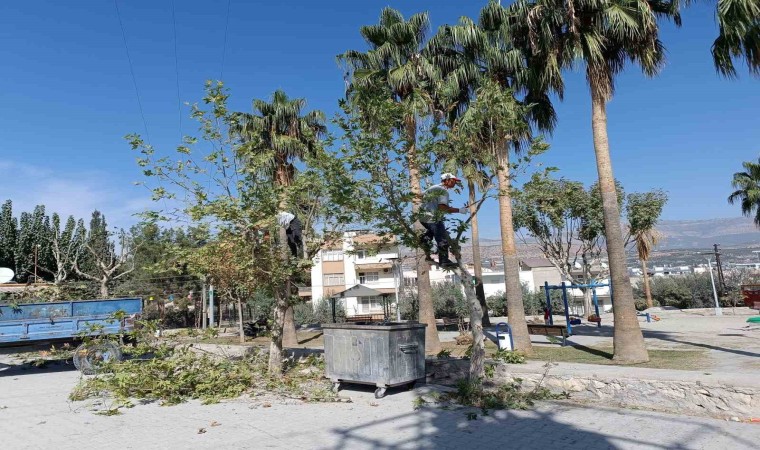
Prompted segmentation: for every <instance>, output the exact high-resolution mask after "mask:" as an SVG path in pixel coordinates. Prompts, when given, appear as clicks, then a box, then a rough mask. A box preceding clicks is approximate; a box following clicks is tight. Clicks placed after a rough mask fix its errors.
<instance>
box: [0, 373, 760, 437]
mask: <svg viewBox="0 0 760 450" xmlns="http://www.w3.org/2000/svg"><path fill="white" fill-rule="evenodd" d="M61 369H64V370H61ZM78 378H79V375H78V373H77V372H74V371H72V370H68V369H67V367H66V366H55V367H53V368H52V369H47V370H46V371H45V372H40V371H38V370H35V369H31V370H27V371H19V370H17V369H15V368H8V366H4V365H3V364H0V448H2V449H25V448H30V449H32V448H56V449H78V450H79V449H89V448H106V447H109V448H135V449H138V448H139V449H151V448H162V449H166V448H215V449H227V448H229V449H242V448H289V449H290V448H307V449H312V448H313V449H352V450H353V449H364V448H373V449H386V448H387V449H391V448H393V449H395V448H415V449H416V448H431V449H432V448H435V449H447V448H452V449H454V448H456V449H463V448H521V449H547V448H561V449H563V450H564V449H576V448H577V449H608V448H624V449H628V448H635V449H639V448H642V449H643V448H646V449H665V448H668V449H669V448H675V449H697V448H704V449H725V450H727V449H732V450H733V449H744V448H747V449H749V448H758V446H757V445H755V443H757V442H760V425H754V424H745V423H734V422H726V421H720V420H712V419H705V418H694V417H684V416H673V415H667V414H658V413H650V412H643V411H632V410H619V409H612V408H595V407H594V408H592V407H580V406H575V405H570V404H567V403H544V404H541V405H539V406H538V407H537V408H536V409H535V410H532V411H497V412H492V413H490V415H488V416H482V414H481V413H480V412H479V411H475V412H476V413H477V415H478V417H477V419H476V420H468V419H467V417H466V412H467V411H465V410H442V409H439V408H428V407H424V408H422V409H421V410H415V409H414V406H413V401H414V399H415V398H416V397H417V396H418V395H419V394H420V393H422V392H424V391H425V390H426V389H429V388H427V387H423V388H420V389H417V390H415V391H412V392H395V391H389V395H388V396H387V397H385V398H384V399H382V400H375V399H374V398H373V396H372V391H371V390H370V389H367V388H348V389H346V390H345V391H343V392H344V394H345V395H348V396H351V397H352V399H353V403H330V404H306V405H304V404H278V403H273V404H272V406H271V407H263V406H261V404H260V403H257V402H255V401H252V400H250V399H240V400H235V401H230V402H225V403H223V404H217V405H206V406H204V405H200V404H198V403H186V404H182V405H178V406H171V407H161V406H158V405H156V404H149V405H138V406H135V407H134V408H132V409H128V410H125V411H124V413H123V414H122V415H119V416H113V417H104V416H99V415H95V414H93V412H92V411H90V408H91V406H87V405H86V404H82V403H74V404H72V403H69V402H68V401H67V394H68V392H69V390H70V389H71V387H72V386H74V385H75V384H76V382H77V380H78ZM212 422H216V423H218V424H219V425H216V426H212V425H211V424H212ZM201 428H202V429H204V431H205V432H203V433H199V430H200V429H201Z"/></svg>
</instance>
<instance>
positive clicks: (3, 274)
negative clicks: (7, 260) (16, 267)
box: [0, 267, 15, 284]
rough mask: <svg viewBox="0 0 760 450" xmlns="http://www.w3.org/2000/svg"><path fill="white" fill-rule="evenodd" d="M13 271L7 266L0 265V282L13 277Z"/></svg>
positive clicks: (5, 281) (7, 280)
mask: <svg viewBox="0 0 760 450" xmlns="http://www.w3.org/2000/svg"><path fill="white" fill-rule="evenodd" d="M13 275H15V273H13V271H12V270H11V269H8V268H7V267H0V284H2V283H7V282H9V281H11V280H12V279H13Z"/></svg>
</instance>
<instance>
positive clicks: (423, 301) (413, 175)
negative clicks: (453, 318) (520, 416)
mask: <svg viewBox="0 0 760 450" xmlns="http://www.w3.org/2000/svg"><path fill="white" fill-rule="evenodd" d="M405 122H406V123H405V126H406V138H407V149H406V151H407V153H406V157H407V163H408V165H409V184H410V190H411V192H412V195H413V196H414V197H413V204H412V209H413V211H414V212H415V213H416V212H417V211H418V210H419V208H420V202H421V200H422V187H421V185H420V174H419V169H418V166H417V122H416V120H415V119H414V117H411V118H407V119H406V121H405ZM414 228H415V230H417V232H418V233H419V234H422V233H423V232H424V227H423V226H422V224H421V223H420V222H419V221H415V223H414ZM416 266H417V267H416V268H417V298H418V301H419V305H420V309H419V321H420V323H424V324H426V325H427V327H425V352H426V353H429V354H436V353H438V352H440V351H441V341H440V340H439V338H438V329H437V328H436V326H435V309H434V307H433V294H432V289H431V288H430V266H429V265H428V263H427V261H425V257H424V256H423V255H420V252H417V258H416Z"/></svg>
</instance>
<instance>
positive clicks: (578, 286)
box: [544, 281, 613, 335]
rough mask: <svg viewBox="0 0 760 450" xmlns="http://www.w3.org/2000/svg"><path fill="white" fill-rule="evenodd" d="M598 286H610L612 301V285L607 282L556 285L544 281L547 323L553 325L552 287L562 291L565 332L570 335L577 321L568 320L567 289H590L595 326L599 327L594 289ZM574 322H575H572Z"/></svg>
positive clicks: (597, 305)
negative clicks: (565, 323)
mask: <svg viewBox="0 0 760 450" xmlns="http://www.w3.org/2000/svg"><path fill="white" fill-rule="evenodd" d="M600 287H609V288H610V302H612V301H613V300H612V285H611V284H609V283H591V284H570V285H568V284H564V283H563V284H561V285H559V286H556V285H550V284H549V282H548V281H545V282H544V293H545V294H546V309H547V310H548V314H547V315H548V318H549V325H554V318H553V317H552V298H551V297H552V296H551V291H552V290H554V289H559V290H561V291H562V303H564V304H565V320H566V321H567V334H569V335H572V334H573V325H574V324H575V325H577V324H578V323H579V322H578V321H571V320H570V308H569V306H568V304H567V290H568V288H569V289H584V288H585V289H591V298H592V299H593V301H594V312H595V314H594V316H595V317H596V318H597V319H598V320H595V322H596V326H597V328H598V327H601V326H602V319H601V316H600V315H599V299H598V297H597V296H596V289H597V288H600ZM585 313H588V311H585ZM573 322H575V323H573Z"/></svg>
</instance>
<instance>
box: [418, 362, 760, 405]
mask: <svg viewBox="0 0 760 450" xmlns="http://www.w3.org/2000/svg"><path fill="white" fill-rule="evenodd" d="M491 364H494V363H491ZM468 365H469V361H467V360H454V359H444V360H429V361H428V377H427V380H428V382H429V383H438V384H448V385H451V384H453V383H454V382H455V380H456V379H460V378H463V377H465V376H466V375H467V367H468ZM545 367H546V366H545V365H544V364H536V363H535V362H532V363H530V364H527V365H522V364H503V363H502V364H497V365H496V368H495V372H494V377H493V379H491V380H489V382H490V383H494V384H499V383H506V382H512V381H514V380H516V379H519V380H521V385H522V386H523V388H525V389H533V388H535V387H536V385H537V384H538V383H541V385H543V386H544V387H546V388H548V389H549V390H551V391H552V392H556V393H561V392H567V393H569V394H570V399H571V401H575V402H581V403H585V404H591V403H600V404H603V405H605V406H621V407H624V408H625V407H628V408H643V409H650V410H655V411H664V412H674V413H680V414H692V415H706V416H711V417H720V418H726V419H730V418H739V419H747V418H751V417H760V388H758V387H756V386H751V387H742V386H736V385H733V384H726V383H723V382H721V379H720V378H719V377H717V378H715V379H713V380H710V381H709V382H704V381H694V380H688V381H684V380H683V379H681V380H676V379H662V378H659V377H658V379H648V378H634V377H627V376H626V377H621V376H599V375H590V376H579V375H578V374H572V373H563V368H562V366H561V365H556V364H554V365H552V367H550V368H549V370H548V371H546V369H545ZM618 369H623V370H625V368H618ZM637 370H638V371H642V372H647V371H649V370H654V369H647V370H642V369H630V370H628V372H630V373H631V374H632V375H634V374H635V372H636V371H637ZM670 373H672V372H670ZM685 378H687V377H685Z"/></svg>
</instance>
